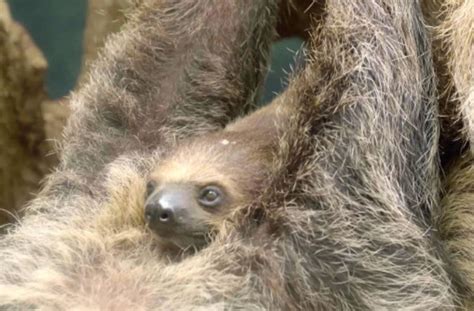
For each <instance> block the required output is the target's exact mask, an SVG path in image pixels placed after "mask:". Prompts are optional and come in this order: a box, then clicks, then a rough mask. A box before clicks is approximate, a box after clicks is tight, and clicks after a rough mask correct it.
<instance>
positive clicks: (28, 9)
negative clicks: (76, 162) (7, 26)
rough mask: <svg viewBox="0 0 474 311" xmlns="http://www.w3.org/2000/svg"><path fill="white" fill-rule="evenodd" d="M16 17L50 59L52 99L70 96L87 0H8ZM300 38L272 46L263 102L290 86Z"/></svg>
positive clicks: (48, 75)
mask: <svg viewBox="0 0 474 311" xmlns="http://www.w3.org/2000/svg"><path fill="white" fill-rule="evenodd" d="M8 3H9V5H10V9H11V11H12V14H13V17H14V18H15V19H16V20H17V21H19V22H20V23H22V24H23V25H24V26H25V27H26V28H27V29H28V30H29V32H30V33H31V36H32V37H33V39H34V41H35V42H36V44H37V45H38V46H39V48H40V49H41V50H42V51H43V53H44V55H45V57H46V59H47V60H48V64H49V69H48V73H47V90H48V94H49V96H50V97H51V98H54V99H55V98H59V97H62V96H64V95H67V94H68V92H69V91H70V90H71V89H72V88H73V87H74V85H75V83H76V79H77V76H78V74H79V70H80V66H81V55H82V38H83V30H84V25H85V17H86V11H87V1H86V0H41V1H34V0H8ZM301 44H302V42H301V41H300V40H298V39H290V40H283V41H280V42H277V43H275V44H274V46H273V48H272V63H271V69H270V73H269V75H268V77H267V80H266V84H265V89H264V92H263V94H262V101H263V102H268V101H270V100H271V99H272V98H273V97H274V96H275V94H277V93H279V92H281V90H282V89H283V88H284V87H285V86H286V84H285V82H286V79H287V73H288V72H290V70H291V69H290V68H291V66H294V55H295V51H297V50H298V49H299V48H300V47H301Z"/></svg>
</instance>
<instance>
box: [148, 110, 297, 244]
mask: <svg viewBox="0 0 474 311" xmlns="http://www.w3.org/2000/svg"><path fill="white" fill-rule="evenodd" d="M284 110H285V109H284V108H283V106H281V105H279V104H277V103H274V104H272V105H270V106H267V107H264V108H262V109H259V110H257V111H256V112H254V113H252V114H250V115H249V116H247V117H245V118H242V119H239V120H237V121H235V122H234V123H232V124H230V125H228V126H227V127H226V128H225V129H223V130H221V131H217V132H214V133H210V134H209V135H203V136H199V137H196V138H192V139H188V140H184V141H183V142H181V143H180V144H179V145H178V146H177V147H176V148H175V149H174V150H172V151H171V152H170V153H169V154H168V155H167V156H166V157H165V158H164V159H163V160H162V161H161V162H160V164H159V165H158V166H157V167H156V168H155V169H154V170H153V171H152V172H151V175H150V180H149V182H148V184H147V193H146V202H145V219H146V221H147V224H148V226H149V228H150V229H152V230H153V231H154V232H155V233H156V234H157V235H158V237H159V240H160V242H162V245H164V246H167V247H168V248H174V249H178V250H189V249H192V250H196V249H200V248H202V247H204V246H205V245H207V244H208V242H209V237H211V236H212V235H213V234H215V233H216V232H217V228H218V226H219V225H220V224H222V220H223V219H224V218H225V217H226V216H229V215H230V214H231V213H232V212H233V211H235V210H236V209H237V208H238V207H240V206H246V205H248V204H249V203H250V202H252V200H254V199H255V198H256V196H257V195H258V193H260V191H261V190H262V189H263V187H264V184H265V178H266V175H267V172H268V171H269V168H270V165H271V162H272V155H273V153H274V151H275V148H276V146H277V145H278V126H277V125H278V123H280V122H282V121H283V119H284V116H285V115H287V114H288V113H285V111H284Z"/></svg>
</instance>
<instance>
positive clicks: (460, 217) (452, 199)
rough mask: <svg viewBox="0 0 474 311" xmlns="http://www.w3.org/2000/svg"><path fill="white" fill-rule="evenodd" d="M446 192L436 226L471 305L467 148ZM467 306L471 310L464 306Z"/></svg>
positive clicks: (473, 218) (472, 191) (472, 198)
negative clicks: (458, 272)
mask: <svg viewBox="0 0 474 311" xmlns="http://www.w3.org/2000/svg"><path fill="white" fill-rule="evenodd" d="M444 186H445V194H444V196H443V199H442V202H441V206H442V207H443V208H442V210H441V215H440V216H439V218H438V219H437V223H436V227H437V228H438V230H439V232H440V237H441V239H442V241H443V242H444V243H445V245H446V247H447V248H448V254H449V255H450V257H451V259H452V265H453V266H454V267H455V269H456V270H457V271H460V273H461V275H462V276H463V277H462V279H461V280H462V282H463V285H464V287H465V290H466V301H467V305H469V303H470V304H471V305H470V306H471V308H472V307H474V156H473V155H472V154H471V153H470V152H469V151H468V152H466V153H465V154H464V155H463V157H461V158H460V159H459V160H458V162H457V163H454V164H453V167H451V168H450V169H449V174H448V176H447V177H446V180H445V182H444ZM467 310H470V309H469V307H467Z"/></svg>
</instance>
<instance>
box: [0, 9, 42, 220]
mask: <svg viewBox="0 0 474 311" xmlns="http://www.w3.org/2000/svg"><path fill="white" fill-rule="evenodd" d="M46 68H47V63H46V60H45V59H44V57H43V55H42V53H41V51H40V50H39V49H38V48H37V47H36V46H35V45H34V43H33V42H32V40H31V38H30V37H29V36H28V34H27V32H26V31H25V30H24V29H23V27H21V26H20V25H19V24H18V23H16V22H14V21H13V20H12V18H11V16H10V13H9V9H8V6H7V4H6V2H5V0H0V224H2V223H5V222H6V221H11V220H12V217H15V216H14V215H15V211H16V210H17V209H18V208H19V207H20V206H22V205H23V204H24V203H25V201H26V200H28V199H30V198H31V197H32V194H33V192H35V191H36V189H37V188H38V183H39V181H40V180H41V178H42V177H43V176H44V174H45V173H46V172H47V170H48V167H49V158H48V157H47V154H48V149H49V148H48V145H47V144H46V141H45V138H46V136H45V130H44V120H43V116H42V110H41V103H42V102H43V101H45V99H46V93H45V90H44V73H45V70H46Z"/></svg>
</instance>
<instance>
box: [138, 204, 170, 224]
mask: <svg viewBox="0 0 474 311" xmlns="http://www.w3.org/2000/svg"><path fill="white" fill-rule="evenodd" d="M145 218H146V220H147V222H148V224H150V225H152V226H156V225H158V224H167V225H171V224H173V223H174V220H175V217H174V210H173V208H170V207H163V206H162V205H161V204H160V203H158V202H151V203H148V204H147V205H146V206H145Z"/></svg>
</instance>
